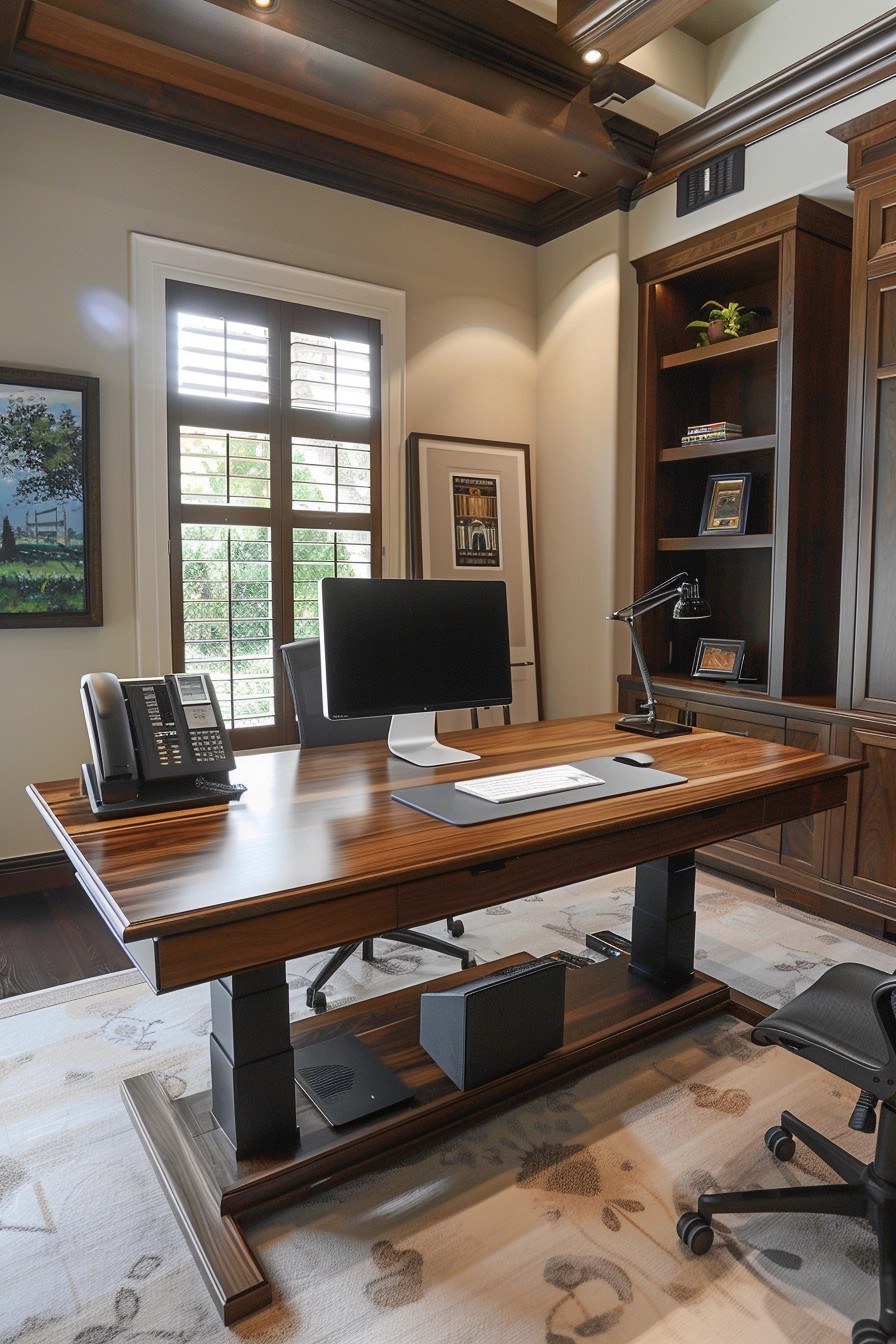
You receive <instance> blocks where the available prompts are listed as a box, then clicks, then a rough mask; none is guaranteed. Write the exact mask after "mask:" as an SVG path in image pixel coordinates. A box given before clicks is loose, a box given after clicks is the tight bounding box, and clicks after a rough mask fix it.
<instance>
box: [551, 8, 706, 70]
mask: <svg viewBox="0 0 896 1344" xmlns="http://www.w3.org/2000/svg"><path fill="white" fill-rule="evenodd" d="M707 3H708V0H557V36H558V37H559V38H560V39H561V40H562V41H564V42H566V43H568V45H569V46H570V47H572V49H573V51H575V52H577V53H578V54H579V56H581V55H582V54H583V53H584V52H586V51H588V50H595V51H600V52H603V62H602V63H603V64H607V65H615V64H616V62H617V61H622V60H625V58H626V56H630V55H631V54H632V52H633V51H638V50H639V49H640V48H641V47H643V46H646V44H647V43H648V42H652V41H653V39H654V38H655V37H659V35H660V33H664V32H665V31H666V30H667V28H674V27H675V25H676V24H677V23H681V21H682V19H686V18H687V17H688V15H689V14H693V13H694V12H695V11H696V10H698V9H701V8H702V7H703V6H704V5H705V4H707Z"/></svg>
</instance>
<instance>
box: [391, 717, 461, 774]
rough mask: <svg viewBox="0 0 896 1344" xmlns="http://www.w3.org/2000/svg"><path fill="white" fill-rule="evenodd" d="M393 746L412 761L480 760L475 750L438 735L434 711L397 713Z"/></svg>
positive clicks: (405, 759)
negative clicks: (448, 742) (445, 741)
mask: <svg viewBox="0 0 896 1344" xmlns="http://www.w3.org/2000/svg"><path fill="white" fill-rule="evenodd" d="M389 750H390V751H391V752H392V755H393V756H400V757H401V759H402V760H403V761H410V762H411V765H451V764H453V763H454V762H455V761H478V760H479V757H478V756H477V755H476V753H475V751H461V750H460V749H459V748H458V747H446V746H445V745H444V744H443V743H442V742H439V741H438V739H437V738H436V716H435V714H434V713H429V712H424V713H422V714H393V715H392V723H391V724H390V726H389Z"/></svg>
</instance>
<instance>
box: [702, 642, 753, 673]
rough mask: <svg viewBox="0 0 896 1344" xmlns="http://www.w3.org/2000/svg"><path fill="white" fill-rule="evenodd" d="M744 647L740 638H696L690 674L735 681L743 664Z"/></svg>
mask: <svg viewBox="0 0 896 1344" xmlns="http://www.w3.org/2000/svg"><path fill="white" fill-rule="evenodd" d="M744 648H745V641H744V640H742V639H698V640H697V648H696V651H695V653H694V666H693V668H692V669H691V676H692V677H706V678H712V679H714V680H716V681H737V679H738V677H739V676H740V673H741V668H742V667H743V665H744Z"/></svg>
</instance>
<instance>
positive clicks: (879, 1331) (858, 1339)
mask: <svg viewBox="0 0 896 1344" xmlns="http://www.w3.org/2000/svg"><path fill="white" fill-rule="evenodd" d="M892 1338H893V1336H892V1335H888V1334H887V1332H886V1330H885V1329H884V1328H883V1326H882V1325H881V1324H880V1322H879V1321H870V1320H869V1321H856V1323H855V1325H854V1326H853V1328H852V1344H888V1342H889V1340H891V1339H892Z"/></svg>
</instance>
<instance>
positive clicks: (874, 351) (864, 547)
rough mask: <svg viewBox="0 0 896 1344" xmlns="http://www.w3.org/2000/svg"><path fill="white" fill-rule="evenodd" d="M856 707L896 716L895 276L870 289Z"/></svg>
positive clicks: (853, 697) (852, 696)
mask: <svg viewBox="0 0 896 1344" xmlns="http://www.w3.org/2000/svg"><path fill="white" fill-rule="evenodd" d="M867 299H868V311H867V322H866V331H865V338H866V364H865V385H864V405H863V411H862V434H861V458H862V461H861V479H862V489H861V500H860V503H859V507H858V514H859V516H858V534H857V545H856V554H857V566H858V576H857V577H858V582H857V584H856V601H855V648H854V657H853V667H852V686H851V690H850V703H851V706H852V708H853V709H863V710H871V711H875V712H877V713H884V714H892V713H893V712H894V711H896V584H894V582H893V575H894V573H896V276H892V275H890V276H887V277H885V278H883V279H878V280H872V281H870V282H869V284H868V290H867Z"/></svg>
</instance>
